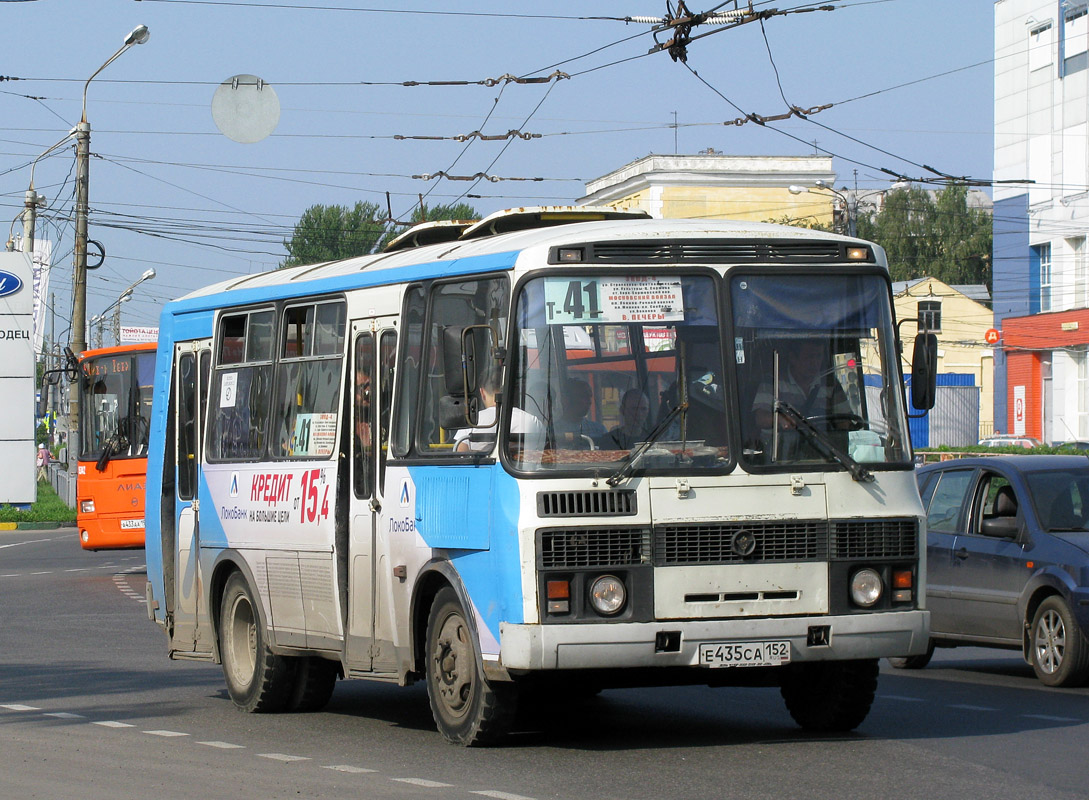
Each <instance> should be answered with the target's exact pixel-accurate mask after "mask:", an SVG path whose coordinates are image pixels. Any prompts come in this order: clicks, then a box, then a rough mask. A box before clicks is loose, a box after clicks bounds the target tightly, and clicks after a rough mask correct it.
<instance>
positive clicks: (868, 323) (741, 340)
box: [730, 274, 908, 468]
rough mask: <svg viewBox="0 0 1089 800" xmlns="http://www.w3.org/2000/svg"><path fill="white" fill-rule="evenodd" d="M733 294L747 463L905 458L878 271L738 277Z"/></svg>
mask: <svg viewBox="0 0 1089 800" xmlns="http://www.w3.org/2000/svg"><path fill="white" fill-rule="evenodd" d="M730 300H731V308H732V312H733V336H734V345H733V353H734V360H735V362H736V369H737V375H738V384H739V387H740V388H739V402H740V408H741V410H742V413H741V415H740V419H741V435H742V462H743V463H745V464H746V465H747V466H758V465H769V466H776V465H779V466H791V467H795V466H802V465H804V464H806V463H807V462H808V463H811V464H813V465H814V466H813V467H812V468H823V466H824V465H825V464H827V463H829V462H832V461H841V462H843V461H844V460H845V459H843V456H846V457H847V459H846V461H847V462H848V463H849V462H850V461H854V462H858V463H860V464H868V465H874V464H889V463H893V464H902V463H903V462H905V461H907V459H908V448H907V428H906V425H905V419H904V411H903V404H902V401H901V397H902V395H901V388H900V383H899V377H898V372H897V368H896V358H897V354H896V346H895V340H894V337H893V326H892V315H891V306H890V303H889V299H888V288H887V284H886V283H885V281H884V280H883V279H882V278H881V277H880V276H878V275H814V274H804V275H798V274H794V275H791V274H762V275H753V274H749V275H745V274H742V275H734V276H732V277H731V280H730Z"/></svg>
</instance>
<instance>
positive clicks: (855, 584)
mask: <svg viewBox="0 0 1089 800" xmlns="http://www.w3.org/2000/svg"><path fill="white" fill-rule="evenodd" d="M884 589H885V586H884V584H883V583H882V582H881V576H880V575H878V574H877V571H876V570H873V569H870V568H869V567H864V568H863V569H860V570H859V571H858V572H856V573H855V574H854V575H852V576H851V600H853V601H854V604H855V605H856V606H862V607H863V608H869V607H870V606H872V605H873V604H874V603H876V602H877V601H878V600H880V599H881V593H882V592H883V591H884Z"/></svg>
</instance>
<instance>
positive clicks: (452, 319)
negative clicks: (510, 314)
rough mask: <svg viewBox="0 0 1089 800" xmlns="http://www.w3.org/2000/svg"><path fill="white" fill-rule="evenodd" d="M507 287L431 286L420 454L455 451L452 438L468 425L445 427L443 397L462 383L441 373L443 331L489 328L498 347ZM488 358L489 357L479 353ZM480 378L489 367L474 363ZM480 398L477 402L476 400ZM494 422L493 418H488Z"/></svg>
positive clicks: (486, 282) (490, 283)
mask: <svg viewBox="0 0 1089 800" xmlns="http://www.w3.org/2000/svg"><path fill="white" fill-rule="evenodd" d="M509 292H510V289H509V286H508V283H507V280H506V278H499V277H493V278H484V279H479V280H460V281H454V282H450V283H442V284H436V285H435V286H434V288H433V290H432V292H431V297H430V309H429V314H428V321H429V326H430V329H429V331H428V334H427V337H426V340H425V341H426V343H427V347H428V351H427V354H426V356H425V363H426V364H427V375H426V380H425V382H424V397H423V398H422V399H423V405H424V408H423V414H422V416H421V426H420V430H419V431H418V433H417V443H418V446H419V449H420V452H421V454H429V455H438V454H441V455H447V454H453V453H454V446H453V442H454V434H455V432H456V431H457V430H458V429H460V428H465V427H468V425H469V422H468V420H467V419H466V421H465V422H464V423H463V424H458V425H455V426H454V427H452V428H444V427H443V426H442V423H443V422H446V423H447V424H450V423H449V421H447V420H443V419H442V418H441V417H442V408H443V398H445V397H449V396H451V395H452V394H453V387H455V386H459V385H460V384H461V379H460V376H447V375H445V374H444V371H443V364H444V358H443V344H444V339H445V336H446V333H445V332H446V329H447V328H449V327H453V328H455V329H458V330H462V329H464V328H467V327H469V326H470V325H475V326H488V327H490V328H491V329H492V330H494V331H495V334H496V335H497V336H498V341H496V342H494V343H493V344H494V345H498V344H499V343H501V342H502V341H504V340H505V337H506V330H507V306H508V303H509ZM481 355H485V356H488V357H490V354H481ZM478 368H479V369H480V370H481V374H486V373H487V372H488V371H489V365H488V363H482V364H480V365H478ZM476 399H477V400H479V399H480V398H476ZM493 418H494V417H493Z"/></svg>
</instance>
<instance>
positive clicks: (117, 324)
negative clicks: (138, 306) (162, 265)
mask: <svg viewBox="0 0 1089 800" xmlns="http://www.w3.org/2000/svg"><path fill="white" fill-rule="evenodd" d="M154 277H155V270H154V269H148V270H145V271H144V274H143V275H141V276H140V277H139V278H138V279H137V280H136V281H135V282H134V283H133V284H132V285H131V286H129V287H128V288H127V289H125V291H123V292H121V294H119V295H118V296H117V299H116V300H114V301H113V302H112V303H110V304H109V305H108V306H106V307H105V308H104V309H102V313H101V314H96V315H95V316H93V317H91V324H92V325H95V324H97V325H98V344H99V346H100V347H101V345H102V324H103V323H104V322H105V321H106V312H108V311H109V310H110V309H113V342H114V344H121V304H122V303H127V302H128V301H129V300H131V299H132V293H133V290H135V289H136V287H137V286H139V285H140V284H141V283H143V282H144V281H149V280H151V279H152V278H154Z"/></svg>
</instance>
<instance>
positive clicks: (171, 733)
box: [144, 731, 189, 736]
mask: <svg viewBox="0 0 1089 800" xmlns="http://www.w3.org/2000/svg"><path fill="white" fill-rule="evenodd" d="M144 733H146V734H149V735H151V736H188V735H189V734H188V733H182V732H181V731H144Z"/></svg>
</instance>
